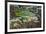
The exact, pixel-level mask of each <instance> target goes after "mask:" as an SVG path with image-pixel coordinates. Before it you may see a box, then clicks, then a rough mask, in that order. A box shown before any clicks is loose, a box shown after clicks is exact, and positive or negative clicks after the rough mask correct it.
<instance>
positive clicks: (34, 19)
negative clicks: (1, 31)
mask: <svg viewBox="0 0 46 34" xmlns="http://www.w3.org/2000/svg"><path fill="white" fill-rule="evenodd" d="M44 25H45V4H44V3H43V2H26V1H25V2H24V1H7V2H5V32H9V33H10V32H11V33H22V32H38V31H44V30H45V27H44Z"/></svg>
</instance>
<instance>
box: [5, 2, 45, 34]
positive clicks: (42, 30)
mask: <svg viewBox="0 0 46 34" xmlns="http://www.w3.org/2000/svg"><path fill="white" fill-rule="evenodd" d="M8 2H17V3H33V4H43V30H35V31H19V32H7V17H8V16H7V3H8ZM42 31H45V3H44V2H28V1H5V34H7V33H26V32H42Z"/></svg>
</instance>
